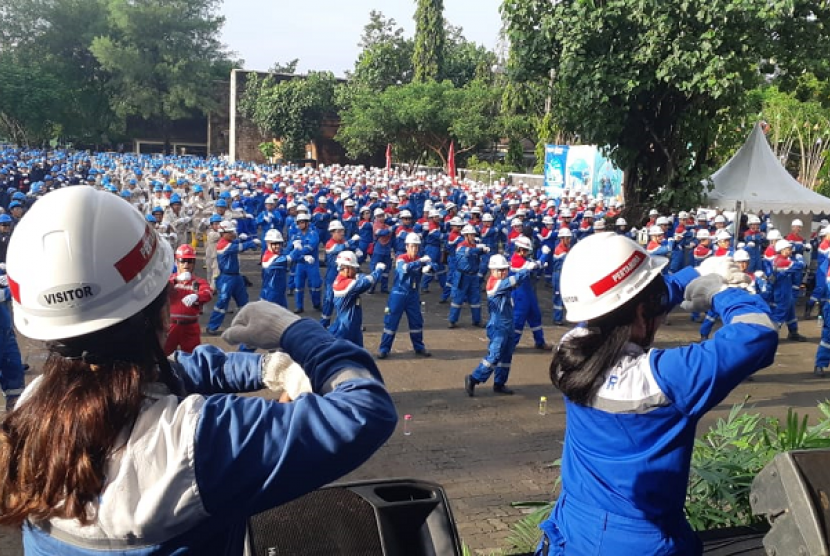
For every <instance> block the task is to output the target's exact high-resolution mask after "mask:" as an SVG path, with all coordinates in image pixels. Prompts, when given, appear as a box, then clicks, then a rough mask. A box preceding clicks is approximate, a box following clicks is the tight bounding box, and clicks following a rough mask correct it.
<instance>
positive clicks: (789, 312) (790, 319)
mask: <svg viewBox="0 0 830 556" xmlns="http://www.w3.org/2000/svg"><path fill="white" fill-rule="evenodd" d="M772 266H773V270H772V272H773V274H772V280H771V281H772V321H773V322H774V323H775V324H777V325H778V326H779V327H780V326H781V325H783V324H786V325H787V329H788V330H789V331H790V333H796V332H798V320H797V319H796V317H795V297H796V295H797V291H798V290H797V288H794V287H793V283H794V281H795V280H796V278H797V277H798V276H801V273H802V271H803V270H804V261H803V260H798V259H796V260H790V259H786V260H785V257H782V256H780V255H779V256H776V257H775V259H774V260H773V265H772Z"/></svg>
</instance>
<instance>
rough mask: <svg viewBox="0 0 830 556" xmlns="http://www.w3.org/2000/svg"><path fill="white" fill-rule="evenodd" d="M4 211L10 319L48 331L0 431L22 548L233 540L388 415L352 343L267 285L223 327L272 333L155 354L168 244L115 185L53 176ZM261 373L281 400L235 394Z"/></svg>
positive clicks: (211, 548) (240, 334)
mask: <svg viewBox="0 0 830 556" xmlns="http://www.w3.org/2000/svg"><path fill="white" fill-rule="evenodd" d="M19 226H20V228H19V230H18V231H19V233H16V234H15V237H14V238H13V239H12V241H11V244H10V246H9V253H8V273H9V283H10V284H13V286H12V288H11V290H12V292H13V300H14V305H15V308H14V318H15V324H16V325H17V327H18V329H19V331H20V332H21V333H22V334H24V335H26V336H28V337H30V338H32V339H35V340H43V341H48V342H49V349H50V354H49V358H48V360H47V361H46V363H45V365H44V368H43V374H42V375H41V376H40V377H38V378H37V379H36V380H35V381H33V382H32V383H31V384H30V385H29V386H28V387H27V388H26V390H25V391H24V392H23V395H22V396H21V398H20V400H19V401H18V404H17V406H16V408H15V409H14V411H12V412H11V413H9V414H8V415H7V416H6V418H5V420H4V422H3V427H2V431H0V442H2V443H3V446H4V449H3V450H2V451H0V478H1V479H2V482H3V496H2V497H0V523H2V524H3V525H6V526H15V527H22V529H23V544H24V549H25V551H26V554H34V555H50V556H51V555H54V554H73V555H83V554H90V555H93V554H102V553H103V552H106V554H107V555H109V556H117V555H123V556H131V555H135V556H138V555H141V556H145V555H153V554H174V553H175V554H200V555H224V554H242V553H243V550H244V545H245V529H246V521H247V518H248V517H250V516H252V515H254V514H256V513H259V512H262V511H264V510H266V509H268V508H272V507H274V506H277V505H280V504H283V503H285V502H288V501H289V500H292V499H295V498H297V497H299V496H302V495H303V494H305V493H307V492H309V491H311V490H314V489H316V488H318V487H320V486H322V485H325V484H327V483H329V482H331V481H333V480H335V479H337V478H338V477H340V476H342V475H344V474H345V473H348V472H349V471H351V470H353V469H355V468H356V467H358V466H359V465H361V464H362V463H363V462H364V461H365V460H366V459H367V458H368V457H369V456H371V454H372V453H373V452H375V450H377V449H378V448H379V447H380V446H381V445H382V444H383V442H384V441H386V439H387V438H388V437H389V435H390V434H391V433H392V431H393V429H394V426H395V423H396V415H395V408H394V405H393V403H392V400H391V398H390V397H389V394H388V393H387V392H386V389H385V388H384V386H383V382H382V379H381V377H380V374H379V372H378V369H377V366H376V365H375V363H374V362H373V360H372V357H371V356H370V355H369V353H367V352H366V351H365V350H363V349H361V348H359V347H357V346H355V345H354V344H352V343H351V342H346V341H343V340H338V339H335V338H334V337H332V335H331V334H329V333H328V332H327V331H325V330H324V329H323V328H322V327H321V326H320V325H319V324H318V323H316V322H314V321H312V320H309V319H300V318H299V317H297V316H296V315H293V314H292V313H291V312H289V311H287V310H286V309H284V308H282V307H280V306H278V305H276V304H274V303H269V302H255V303H251V304H248V305H246V306H245V307H244V308H242V309H241V310H240V312H239V314H238V315H237V316H236V318H235V319H234V321H233V323H232V325H231V326H230V327H229V328H228V330H227V331H226V332H225V335H224V336H223V337H224V339H225V340H226V341H228V342H229V343H238V342H245V343H247V344H249V345H253V346H257V347H260V348H263V349H267V350H276V349H278V348H280V349H281V350H284V351H274V352H273V353H267V354H253V353H224V352H223V351H221V350H219V349H218V348H216V347H214V346H208V345H205V346H199V347H197V348H196V350H195V351H194V352H193V353H192V354H185V353H181V352H177V353H176V355H175V356H174V358H173V360H168V359H167V358H165V357H164V355H163V351H162V347H161V346H162V345H163V342H164V337H165V330H166V326H167V323H168V322H169V309H168V305H167V299H168V297H167V291H166V288H167V282H168V277H169V275H170V269H171V268H172V266H173V253H172V251H171V249H170V248H169V247H168V246H167V245H166V244H165V242H163V241H160V239H159V238H158V236H157V235H156V232H155V231H154V230H153V229H152V228H151V227H150V226H149V225H148V224H147V223H146V222H145V221H144V219H143V217H142V216H141V214H140V213H139V212H138V211H137V210H136V209H135V208H134V207H132V206H131V205H130V204H129V203H127V202H125V201H124V200H123V199H121V198H120V197H117V196H115V195H111V194H109V193H106V192H103V191H97V190H95V189H94V188H92V187H87V186H75V187H68V188H65V189H59V190H56V191H54V192H52V193H48V194H47V195H45V196H44V197H43V198H42V199H41V200H39V201H38V202H37V204H36V205H35V206H34V207H33V208H32V210H31V212H30V213H29V214H28V215H27V216H26V218H25V219H24V220H22V221H21V223H20V224H19ZM55 239H57V240H56V241H55ZM93 254H94V256H93ZM18 285H19V287H18ZM262 388H268V389H270V390H272V391H273V393H274V395H275V396H281V397H283V398H284V399H286V400H288V399H291V400H293V403H279V402H277V401H273V400H267V399H263V398H260V397H248V396H238V395H236V394H237V393H241V392H254V391H257V390H260V389H262ZM333 424H335V425H333Z"/></svg>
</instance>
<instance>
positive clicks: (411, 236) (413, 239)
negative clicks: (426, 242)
mask: <svg viewBox="0 0 830 556" xmlns="http://www.w3.org/2000/svg"><path fill="white" fill-rule="evenodd" d="M404 244H405V245H421V236H419V235H418V234H416V233H415V232H410V233H408V234H406V239H405V240H404Z"/></svg>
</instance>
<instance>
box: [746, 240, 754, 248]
mask: <svg viewBox="0 0 830 556" xmlns="http://www.w3.org/2000/svg"><path fill="white" fill-rule="evenodd" d="M746 246H747V247H755V242H754V241H749V242H747V244H746Z"/></svg>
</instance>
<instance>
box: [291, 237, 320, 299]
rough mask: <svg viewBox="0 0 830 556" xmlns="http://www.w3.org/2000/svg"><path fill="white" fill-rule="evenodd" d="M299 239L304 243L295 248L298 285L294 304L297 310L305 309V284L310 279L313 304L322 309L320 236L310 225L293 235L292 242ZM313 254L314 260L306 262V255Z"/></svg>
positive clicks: (296, 282) (309, 285)
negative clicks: (319, 255) (303, 230)
mask: <svg viewBox="0 0 830 556" xmlns="http://www.w3.org/2000/svg"><path fill="white" fill-rule="evenodd" d="M295 241H299V242H300V243H301V244H302V245H301V246H300V248H299V249H297V248H295V251H296V252H297V258H296V259H294V268H295V269H296V270H295V278H294V281H295V285H296V287H297V289H296V292H295V293H294V305H295V308H296V310H297V311H303V310H304V309H305V284H306V281H308V289H309V292H310V293H311V304H312V305H313V306H314V308H315V309H320V302H321V299H320V288H321V287H322V285H323V281H322V280H321V279H320V260H319V259H318V251H319V250H320V236H318V235H317V232H316V231H314V230H313V229H312V228H311V226H308V227H307V228H306V230H305V233H303V232H301V231H300V230H299V229H298V230H297V233H296V234H294V235H293V236H292V237H291V243H292V244H293V243H294V242H295ZM306 256H311V258H312V261H311V262H310V263H308V262H306V260H305V257H306Z"/></svg>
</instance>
